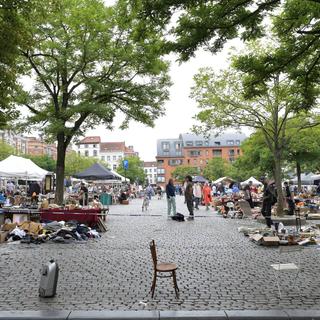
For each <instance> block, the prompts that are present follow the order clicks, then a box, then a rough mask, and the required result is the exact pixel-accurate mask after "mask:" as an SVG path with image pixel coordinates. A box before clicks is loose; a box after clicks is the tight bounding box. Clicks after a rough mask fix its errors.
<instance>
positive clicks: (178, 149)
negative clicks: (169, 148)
mask: <svg viewBox="0 0 320 320" xmlns="http://www.w3.org/2000/svg"><path fill="white" fill-rule="evenodd" d="M174 147H175V149H176V151H180V150H181V142H176V143H175V144H174Z"/></svg>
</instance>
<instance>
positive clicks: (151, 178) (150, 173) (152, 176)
mask: <svg viewBox="0 0 320 320" xmlns="http://www.w3.org/2000/svg"><path fill="white" fill-rule="evenodd" d="M143 170H144V172H145V174H146V176H147V180H148V183H149V184H157V182H158V181H157V162H156V161H145V162H143Z"/></svg>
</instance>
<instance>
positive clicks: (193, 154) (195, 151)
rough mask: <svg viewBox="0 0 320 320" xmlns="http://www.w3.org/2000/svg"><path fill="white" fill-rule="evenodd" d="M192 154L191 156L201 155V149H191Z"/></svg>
mask: <svg viewBox="0 0 320 320" xmlns="http://www.w3.org/2000/svg"><path fill="white" fill-rule="evenodd" d="M190 156H191V157H198V156H201V151H199V150H191V151H190Z"/></svg>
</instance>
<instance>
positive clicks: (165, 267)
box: [157, 263, 178, 272]
mask: <svg viewBox="0 0 320 320" xmlns="http://www.w3.org/2000/svg"><path fill="white" fill-rule="evenodd" d="M177 268H178V267H177V265H176V264H174V263H158V264H157V271H159V272H171V271H174V270H177Z"/></svg>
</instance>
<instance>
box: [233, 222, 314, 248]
mask: <svg viewBox="0 0 320 320" xmlns="http://www.w3.org/2000/svg"><path fill="white" fill-rule="evenodd" d="M276 227H277V229H275V226H272V228H266V227H264V228H253V227H239V228H238V231H239V232H241V233H243V234H244V235H245V236H247V237H249V239H250V240H251V241H252V242H254V243H256V244H258V245H264V246H279V245H284V246H286V245H303V246H305V245H318V246H320V228H319V227H320V225H314V226H302V227H301V229H300V230H299V231H297V229H296V228H295V227H285V226H284V225H283V224H282V223H281V222H280V223H279V224H278V225H277V226H276Z"/></svg>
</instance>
